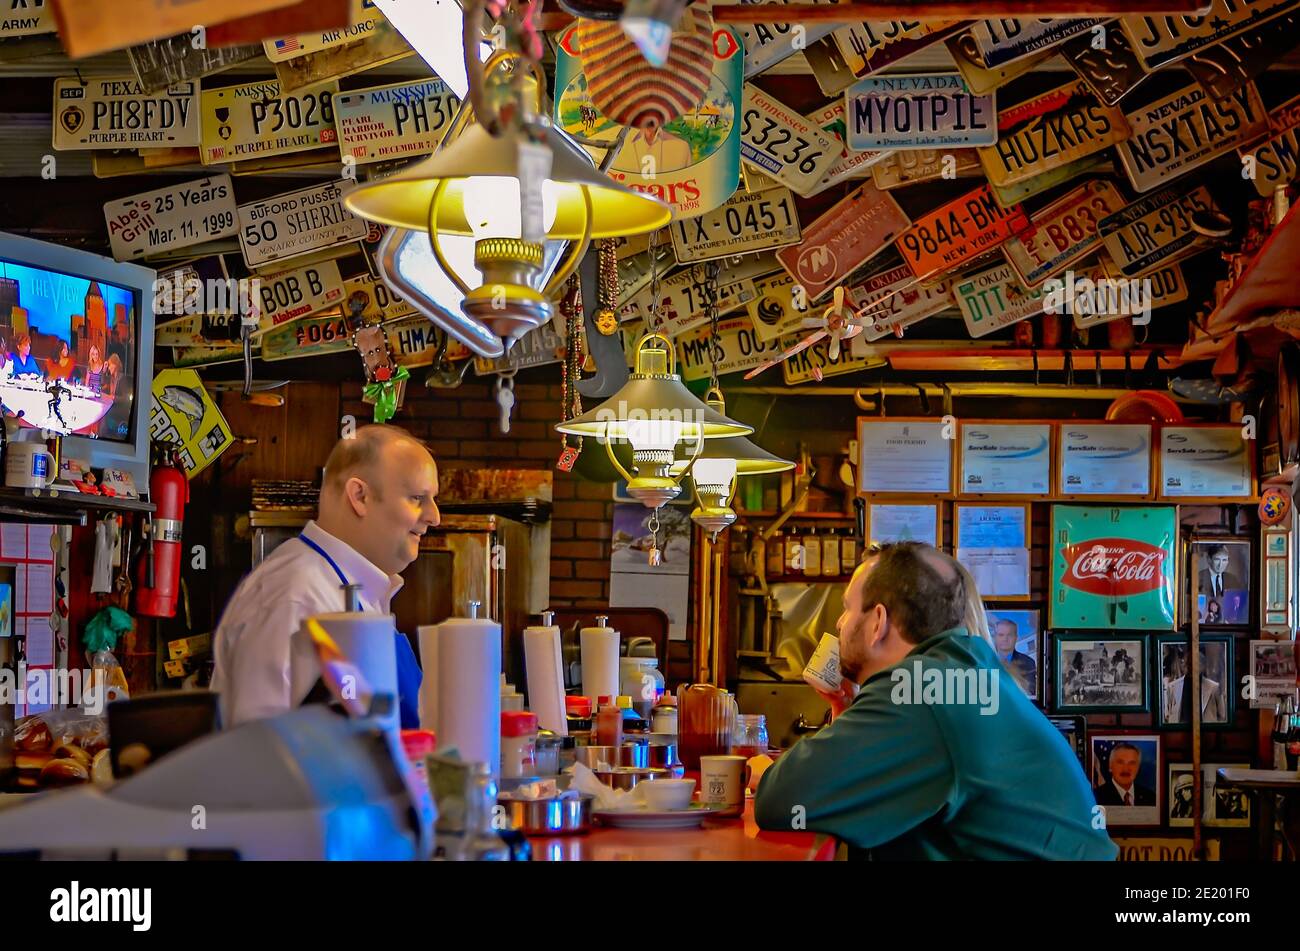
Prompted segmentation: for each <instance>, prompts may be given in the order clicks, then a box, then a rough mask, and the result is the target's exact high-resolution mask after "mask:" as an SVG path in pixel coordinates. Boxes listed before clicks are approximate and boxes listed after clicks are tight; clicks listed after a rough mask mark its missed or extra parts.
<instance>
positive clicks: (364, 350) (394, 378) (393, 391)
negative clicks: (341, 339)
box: [352, 325, 411, 423]
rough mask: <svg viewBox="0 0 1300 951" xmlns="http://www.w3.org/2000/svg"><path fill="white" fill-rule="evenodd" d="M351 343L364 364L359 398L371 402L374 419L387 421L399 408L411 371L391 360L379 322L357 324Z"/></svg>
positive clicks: (404, 395)
mask: <svg viewBox="0 0 1300 951" xmlns="http://www.w3.org/2000/svg"><path fill="white" fill-rule="evenodd" d="M352 346H354V347H356V348H357V352H358V353H360V354H361V362H362V363H363V364H364V365H365V368H366V387H365V389H364V390H363V391H362V398H363V399H364V400H365V401H366V402H367V403H373V404H374V407H375V422H376V423H386V422H388V421H389V420H390V419H392V418H393V416H395V415H396V414H397V411H398V409H400V408H401V405H402V400H403V399H404V398H405V397H406V381H407V380H408V379H410V376H411V374H410V371H409V370H407V369H406V367H401V366H398V365H397V364H396V363H395V362H394V361H393V355H392V354H391V353H390V352H389V350H388V340H387V338H386V337H385V336H384V329H383V328H382V327H380V326H378V325H376V326H371V327H360V328H358V329H357V332H356V333H354V334H353V335H352Z"/></svg>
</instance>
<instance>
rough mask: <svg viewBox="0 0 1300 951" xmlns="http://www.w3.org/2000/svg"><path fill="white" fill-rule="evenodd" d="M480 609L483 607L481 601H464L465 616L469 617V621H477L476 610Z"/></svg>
mask: <svg viewBox="0 0 1300 951" xmlns="http://www.w3.org/2000/svg"><path fill="white" fill-rule="evenodd" d="M481 607H483V602H482V601H466V602H465V614H466V615H467V616H468V617H469V619H470V620H471V621H475V620H478V610H479V608H481Z"/></svg>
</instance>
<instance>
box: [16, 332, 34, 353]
mask: <svg viewBox="0 0 1300 951" xmlns="http://www.w3.org/2000/svg"><path fill="white" fill-rule="evenodd" d="M24 344H26V345H27V346H29V347H30V346H31V345H32V337H31V334H19V335H18V339H17V340H15V341H14V349H15V350H17V349H18V348H19V347H21V346H23V345H24Z"/></svg>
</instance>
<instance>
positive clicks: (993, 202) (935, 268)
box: [895, 185, 1029, 280]
mask: <svg viewBox="0 0 1300 951" xmlns="http://www.w3.org/2000/svg"><path fill="white" fill-rule="evenodd" d="M1028 224H1029V219H1028V218H1027V217H1026V216H1025V211H1024V209H1023V208H1021V207H1020V206H1019V205H1015V206H1014V207H1011V208H1003V207H1002V206H1001V205H999V204H998V203H997V199H995V198H994V197H993V192H992V191H990V190H989V187H988V186H987V185H983V186H981V187H980V188H977V189H975V190H974V191H972V192H968V193H967V194H965V195H962V196H961V197H960V198H958V199H956V200H954V201H950V202H948V204H946V205H942V206H941V207H939V208H936V209H935V210H934V211H932V212H930V213H929V214H927V215H923V216H922V217H920V218H917V219H916V222H915V223H914V224H913V225H912V227H910V228H908V229H907V230H906V231H904V232H903V234H902V235H901V236H900V237H899V238H898V240H897V241H896V242H895V244H896V245H897V247H898V251H899V253H900V254H901V255H902V256H903V260H904V261H906V262H907V265H908V267H910V268H911V269H912V273H913V274H915V275H916V277H917V279H918V280H925V279H926V278H927V277H929V276H931V275H933V274H939V273H942V272H944V271H951V270H953V269H954V268H956V267H958V266H960V265H961V264H962V263H964V262H966V261H969V260H971V259H972V258H976V257H978V256H979V255H981V254H985V253H987V252H989V251H992V250H993V249H994V248H996V247H998V246H999V245H1000V244H1002V243H1003V242H1004V241H1006V240H1007V239H1008V238H1010V237H1011V236H1012V235H1013V234H1015V233H1016V232H1017V231H1020V230H1021V229H1022V228H1025V227H1027V226H1028Z"/></svg>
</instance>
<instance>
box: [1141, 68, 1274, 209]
mask: <svg viewBox="0 0 1300 951" xmlns="http://www.w3.org/2000/svg"><path fill="white" fill-rule="evenodd" d="M1124 118H1125V119H1126V120H1128V124H1129V128H1130V129H1132V130H1133V135H1132V137H1131V138H1130V139H1129V140H1128V141H1127V142H1121V143H1119V145H1118V146H1117V147H1116V151H1118V152H1119V160H1120V162H1121V163H1123V165H1124V174H1126V175H1127V176H1128V180H1129V181H1130V182H1132V183H1133V187H1134V188H1135V189H1137V190H1138V191H1140V192H1145V191H1150V190H1151V189H1153V188H1156V187H1157V186H1159V185H1162V184H1164V183H1165V182H1168V181H1171V180H1172V179H1175V178H1177V177H1178V176H1179V175H1183V174H1185V173H1187V172H1190V171H1191V170H1192V169H1194V168H1199V167H1200V166H1202V165H1204V164H1205V163H1206V162H1209V161H1211V160H1212V159H1214V158H1215V157H1216V156H1218V155H1222V154H1223V153H1224V152H1228V151H1230V150H1232V149H1235V148H1238V147H1240V146H1243V145H1248V144H1249V143H1251V142H1254V141H1255V140H1256V139H1260V138H1263V137H1264V136H1265V135H1267V134H1268V116H1267V114H1266V113H1265V112H1264V103H1263V102H1261V101H1260V98H1259V92H1258V91H1257V90H1256V89H1255V84H1254V83H1246V85H1244V86H1242V87H1241V88H1240V89H1236V90H1233V91H1232V92H1230V93H1228V95H1226V96H1224V97H1223V98H1221V99H1214V98H1212V97H1211V96H1210V94H1209V93H1207V92H1206V91H1205V90H1204V89H1202V88H1201V87H1200V86H1199V85H1198V84H1196V83H1192V84H1191V85H1189V86H1184V87H1183V88H1182V89H1179V90H1178V91H1177V92H1174V93H1171V94H1170V95H1168V96H1165V97H1164V98H1163V99H1158V100H1156V101H1155V102H1153V103H1151V104H1150V105H1149V106H1143V107H1142V108H1141V109H1136V110H1134V111H1133V112H1129V113H1126V114H1125V116H1124Z"/></svg>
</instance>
